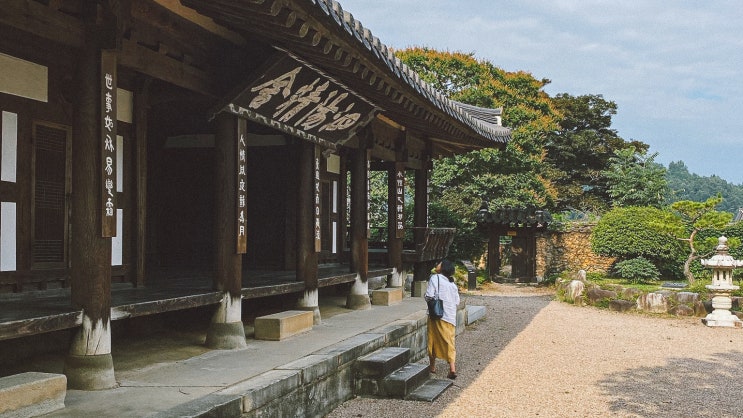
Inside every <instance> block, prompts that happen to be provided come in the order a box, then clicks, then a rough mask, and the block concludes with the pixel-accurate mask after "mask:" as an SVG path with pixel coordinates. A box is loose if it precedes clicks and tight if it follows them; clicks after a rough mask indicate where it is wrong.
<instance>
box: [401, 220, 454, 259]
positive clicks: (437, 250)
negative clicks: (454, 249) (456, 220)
mask: <svg viewBox="0 0 743 418" xmlns="http://www.w3.org/2000/svg"><path fill="white" fill-rule="evenodd" d="M412 229H413V235H414V236H415V237H416V244H415V249H414V250H405V251H403V261H405V262H421V261H434V260H440V259H442V258H444V257H446V255H447V254H448V253H449V247H451V243H452V242H453V241H454V233H455V232H456V231H457V229H456V228H412Z"/></svg>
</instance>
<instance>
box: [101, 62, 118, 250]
mask: <svg viewBox="0 0 743 418" xmlns="http://www.w3.org/2000/svg"><path fill="white" fill-rule="evenodd" d="M100 77H101V90H100V92H101V114H100V117H101V120H100V128H101V133H100V135H101V163H102V164H101V168H102V170H101V186H102V187H101V201H102V202H101V207H102V211H103V213H102V215H103V216H101V235H102V236H103V237H114V236H116V53H115V52H114V51H107V50H102V51H101V74H100Z"/></svg>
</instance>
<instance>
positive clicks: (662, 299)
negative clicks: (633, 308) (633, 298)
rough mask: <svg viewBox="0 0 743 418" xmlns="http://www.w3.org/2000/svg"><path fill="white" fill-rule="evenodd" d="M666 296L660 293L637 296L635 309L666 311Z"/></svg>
mask: <svg viewBox="0 0 743 418" xmlns="http://www.w3.org/2000/svg"><path fill="white" fill-rule="evenodd" d="M668 306H669V303H668V298H666V296H665V295H663V294H662V293H659V292H656V293H646V294H644V295H642V296H640V297H639V298H637V309H638V310H640V311H646V312H652V313H666V312H668Z"/></svg>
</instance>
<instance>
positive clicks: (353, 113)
mask: <svg viewBox="0 0 743 418" xmlns="http://www.w3.org/2000/svg"><path fill="white" fill-rule="evenodd" d="M224 110H226V111H228V112H231V113H234V114H237V115H240V116H243V117H246V118H248V119H252V120H256V121H258V122H260V123H263V124H267V125H269V126H272V127H274V128H277V129H280V130H282V131H284V132H287V133H289V134H292V135H294V136H297V137H300V138H303V139H307V140H310V141H312V142H314V143H316V144H320V145H324V146H326V147H328V146H329V147H333V146H335V144H336V143H338V142H340V141H345V140H347V139H349V138H350V137H351V136H353V134H354V133H355V131H356V129H357V128H358V127H360V125H363V124H365V123H366V122H368V121H369V120H371V118H372V117H373V116H374V113H375V112H376V109H375V108H374V107H373V106H372V105H371V104H369V103H368V102H366V101H364V100H362V99H360V98H359V97H357V96H356V95H354V94H353V93H351V92H350V91H349V90H348V89H347V88H345V87H343V86H341V85H339V84H337V83H335V82H333V81H331V80H329V79H328V78H327V77H326V76H325V75H324V74H320V73H319V72H317V71H315V70H313V69H310V68H308V67H307V66H305V65H304V64H302V63H301V62H299V61H297V60H295V59H294V58H292V57H290V56H289V55H282V56H280V57H279V58H278V59H276V60H272V64H271V65H270V66H268V67H266V68H263V69H262V70H261V72H260V76H259V77H258V78H257V79H256V80H255V81H254V82H253V83H251V84H250V85H248V86H247V87H246V88H245V89H244V90H243V91H242V92H241V93H240V94H238V95H237V97H235V98H234V100H231V101H230V103H229V104H228V105H227V106H226V107H225V108H224Z"/></svg>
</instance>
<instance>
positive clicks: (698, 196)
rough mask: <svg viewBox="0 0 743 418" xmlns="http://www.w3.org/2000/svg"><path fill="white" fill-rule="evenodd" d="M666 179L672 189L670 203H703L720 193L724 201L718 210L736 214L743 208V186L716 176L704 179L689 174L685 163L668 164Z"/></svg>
mask: <svg viewBox="0 0 743 418" xmlns="http://www.w3.org/2000/svg"><path fill="white" fill-rule="evenodd" d="M666 179H667V180H668V187H669V189H671V195H670V198H669V201H668V203H672V202H676V201H679V200H693V201H695V202H703V201H705V200H707V199H708V198H710V197H712V196H717V193H720V194H721V195H722V198H723V201H722V203H721V204H720V205H719V206H718V207H717V209H718V210H722V211H725V212H730V213H732V214H735V213H737V212H738V208H743V186H740V185H735V184H732V183H728V182H727V181H726V180H723V179H722V178H720V177H718V176H715V175H712V176H710V177H702V176H700V175H698V174H693V173H689V169H688V168H687V167H686V165H685V164H684V162H683V161H678V162H672V163H670V164H668V170H667V171H666Z"/></svg>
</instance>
